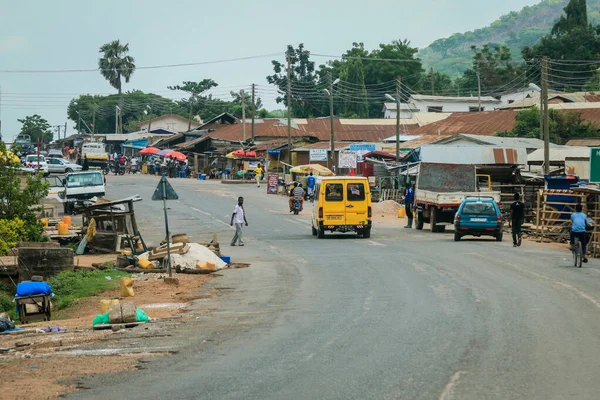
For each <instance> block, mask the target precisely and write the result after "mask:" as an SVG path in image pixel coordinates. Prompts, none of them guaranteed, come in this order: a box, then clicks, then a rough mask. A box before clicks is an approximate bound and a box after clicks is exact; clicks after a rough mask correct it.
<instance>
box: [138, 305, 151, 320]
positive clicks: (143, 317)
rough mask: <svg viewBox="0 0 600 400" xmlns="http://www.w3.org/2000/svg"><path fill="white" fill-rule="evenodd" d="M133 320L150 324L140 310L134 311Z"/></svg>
mask: <svg viewBox="0 0 600 400" xmlns="http://www.w3.org/2000/svg"><path fill="white" fill-rule="evenodd" d="M135 320H136V321H137V322H150V318H148V315H147V314H146V313H145V312H144V310H142V309H141V308H138V309H136V310H135Z"/></svg>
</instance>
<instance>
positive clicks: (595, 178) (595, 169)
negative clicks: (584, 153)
mask: <svg viewBox="0 0 600 400" xmlns="http://www.w3.org/2000/svg"><path fill="white" fill-rule="evenodd" d="M590 151H591V153H590V183H600V148H598V147H592V148H591V149H590Z"/></svg>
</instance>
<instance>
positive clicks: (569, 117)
mask: <svg viewBox="0 0 600 400" xmlns="http://www.w3.org/2000/svg"><path fill="white" fill-rule="evenodd" d="M549 111H550V119H549V120H550V125H549V130H550V138H551V140H552V141H554V142H555V143H557V144H564V143H566V142H567V141H569V140H570V139H574V138H580V137H597V136H598V134H599V133H600V131H599V129H600V127H598V126H597V125H595V124H594V123H592V122H588V121H583V120H582V119H581V115H580V114H579V113H577V112H566V111H558V110H554V109H550V110H549ZM498 135H499V136H507V137H529V138H539V137H540V111H539V109H538V108H535V107H534V108H531V109H527V110H523V111H519V112H518V113H517V117H516V124H515V127H514V128H513V130H511V131H508V132H501V133H499V134H498Z"/></svg>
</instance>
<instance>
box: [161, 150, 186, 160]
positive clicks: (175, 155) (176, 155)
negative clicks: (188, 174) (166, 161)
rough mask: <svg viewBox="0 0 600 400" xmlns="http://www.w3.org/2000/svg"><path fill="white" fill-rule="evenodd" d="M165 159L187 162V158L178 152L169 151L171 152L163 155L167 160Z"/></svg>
mask: <svg viewBox="0 0 600 400" xmlns="http://www.w3.org/2000/svg"><path fill="white" fill-rule="evenodd" d="M167 157H171V158H174V159H176V160H177V161H185V160H187V156H186V155H185V154H183V153H180V152H178V151H171V152H169V153H167V154H165V158H167Z"/></svg>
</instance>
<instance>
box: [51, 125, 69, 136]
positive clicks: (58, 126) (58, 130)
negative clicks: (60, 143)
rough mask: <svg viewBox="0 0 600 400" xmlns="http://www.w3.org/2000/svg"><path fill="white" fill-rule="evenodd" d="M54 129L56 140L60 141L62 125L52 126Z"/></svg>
mask: <svg viewBox="0 0 600 400" xmlns="http://www.w3.org/2000/svg"><path fill="white" fill-rule="evenodd" d="M54 127H55V128H56V132H57V133H58V136H57V139H58V140H60V128H61V127H62V125H54ZM65 133H66V131H65Z"/></svg>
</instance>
